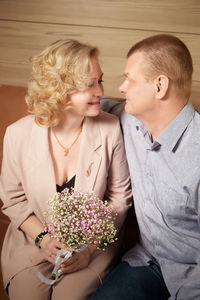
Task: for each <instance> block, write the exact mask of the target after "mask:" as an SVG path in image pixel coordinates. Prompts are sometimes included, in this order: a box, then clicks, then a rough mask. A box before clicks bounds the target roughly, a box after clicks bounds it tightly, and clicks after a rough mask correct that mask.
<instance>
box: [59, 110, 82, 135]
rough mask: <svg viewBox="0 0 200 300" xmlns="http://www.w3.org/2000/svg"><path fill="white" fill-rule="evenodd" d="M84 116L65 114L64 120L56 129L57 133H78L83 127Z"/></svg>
mask: <svg viewBox="0 0 200 300" xmlns="http://www.w3.org/2000/svg"><path fill="white" fill-rule="evenodd" d="M83 120H84V117H83V116H77V115H74V114H71V113H67V112H66V113H65V115H64V118H63V119H62V120H61V122H60V123H59V124H58V125H57V126H56V127H55V128H54V130H55V131H56V132H57V133H62V132H65V133H66V132H70V133H71V134H73V133H76V132H77V131H79V130H80V128H81V127H82V125H83Z"/></svg>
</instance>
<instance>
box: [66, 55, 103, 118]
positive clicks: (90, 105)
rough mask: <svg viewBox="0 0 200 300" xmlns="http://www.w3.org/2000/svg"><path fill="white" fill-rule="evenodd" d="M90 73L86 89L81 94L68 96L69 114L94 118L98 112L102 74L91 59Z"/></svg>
mask: <svg viewBox="0 0 200 300" xmlns="http://www.w3.org/2000/svg"><path fill="white" fill-rule="evenodd" d="M91 63H92V72H91V75H90V80H89V84H88V87H87V89H86V90H85V91H83V92H76V93H74V94H72V95H69V96H68V97H69V101H70V106H71V107H72V108H71V109H70V112H73V113H74V114H78V115H79V116H83V117H86V116H88V117H95V116H98V114H99V112H100V99H101V97H102V96H103V85H102V82H103V80H102V76H103V73H102V71H101V68H100V66H99V63H98V60H97V59H96V58H91Z"/></svg>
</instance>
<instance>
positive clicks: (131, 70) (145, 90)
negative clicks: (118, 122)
mask: <svg viewBox="0 0 200 300" xmlns="http://www.w3.org/2000/svg"><path fill="white" fill-rule="evenodd" d="M148 68H149V65H148V63H147V61H146V59H145V56H144V54H143V53H142V52H135V53H133V54H132V55H131V56H130V57H129V58H128V60H127V63H126V67H125V71H124V76H125V80H124V82H123V83H122V85H121V86H120V88H119V91H120V92H121V93H124V94H125V96H126V105H125V111H126V112H127V113H129V114H132V115H134V116H136V117H137V118H139V119H143V118H146V117H148V114H149V113H151V112H152V110H153V109H154V106H155V104H154V103H155V98H154V90H155V86H154V81H153V79H152V80H148V81H147V80H146V78H145V74H146V71H147V70H148Z"/></svg>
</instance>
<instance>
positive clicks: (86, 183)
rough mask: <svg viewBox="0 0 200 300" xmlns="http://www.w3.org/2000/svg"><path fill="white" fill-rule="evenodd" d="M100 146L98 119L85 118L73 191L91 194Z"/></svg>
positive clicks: (96, 172)
mask: <svg viewBox="0 0 200 300" xmlns="http://www.w3.org/2000/svg"><path fill="white" fill-rule="evenodd" d="M101 145H102V140H101V133H100V129H99V121H98V117H96V118H92V117H90V118H89V117H88V118H87V117H86V118H85V121H84V124H83V131H82V141H81V147H80V152H79V160H78V167H77V172H76V181H75V189H76V190H80V191H85V192H91V191H92V190H93V189H94V185H95V181H96V178H97V174H98V171H99V167H100V164H101V160H102V157H101V154H100V153H99V152H100V151H98V150H99V148H100V147H101Z"/></svg>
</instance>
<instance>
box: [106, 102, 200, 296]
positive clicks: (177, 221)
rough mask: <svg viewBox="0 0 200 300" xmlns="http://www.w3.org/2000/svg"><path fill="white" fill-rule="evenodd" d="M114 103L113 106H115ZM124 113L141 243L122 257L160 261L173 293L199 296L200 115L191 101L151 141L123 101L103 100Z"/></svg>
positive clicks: (140, 261)
mask: <svg viewBox="0 0 200 300" xmlns="http://www.w3.org/2000/svg"><path fill="white" fill-rule="evenodd" d="M111 107H112V108H111ZM102 108H103V109H104V110H107V111H109V112H112V113H115V114H117V115H119V116H120V119H121V124H122V130H123V134H124V142H125V148H126V155H127V160H128V165H129V171H130V175H131V182H132V188H133V197H134V205H135V211H136V215H137V220H138V224H139V228H140V238H141V241H140V244H138V245H136V246H134V247H133V248H132V249H131V250H129V251H128V252H127V253H126V255H125V256H124V257H123V260H125V261H127V262H128V263H129V264H130V265H132V266H142V265H148V262H149V261H150V260H153V261H155V262H156V263H158V264H159V265H160V267H161V270H162V274H163V277H164V280H165V282H166V285H167V287H168V290H169V292H170V294H171V297H170V299H171V300H172V299H173V300H174V299H180V300H196V299H200V115H199V113H198V112H196V111H195V110H194V108H193V106H192V105H191V103H190V102H188V103H187V105H186V106H185V107H184V108H183V109H182V111H181V112H180V113H179V114H178V115H177V117H176V118H175V119H174V120H173V121H172V122H171V123H170V124H169V126H168V127H167V128H166V129H165V130H164V131H163V132H162V134H161V135H160V136H159V137H158V138H157V139H156V141H154V142H152V141H151V137H150V135H149V133H148V131H147V130H146V128H145V126H144V124H143V123H141V122H140V121H139V120H137V119H136V118H135V117H133V116H131V115H128V114H127V113H126V112H125V111H124V110H123V105H121V104H119V103H118V104H116V102H112V101H110V100H106V99H104V100H102Z"/></svg>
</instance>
